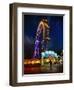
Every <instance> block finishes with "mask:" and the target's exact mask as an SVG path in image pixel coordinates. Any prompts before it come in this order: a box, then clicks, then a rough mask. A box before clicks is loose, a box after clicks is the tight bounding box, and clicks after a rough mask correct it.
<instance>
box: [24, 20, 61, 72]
mask: <svg viewBox="0 0 74 90" xmlns="http://www.w3.org/2000/svg"><path fill="white" fill-rule="evenodd" d="M49 36H50V26H49V25H48V21H47V19H42V20H41V21H40V22H39V25H38V28H37V32H36V38H35V44H34V53H33V57H32V58H31V59H25V61H24V66H25V68H28V69H33V70H34V69H35V68H36V66H37V68H36V70H37V69H40V68H42V67H45V66H47V65H50V64H53V63H59V61H61V60H62V59H61V60H59V59H58V55H57V53H56V52H54V51H52V50H50V49H49V45H50V40H51V39H50V37H49ZM26 66H27V67H26ZM39 66H40V68H39ZM48 68H49V67H48ZM25 70H27V69H25ZM36 70H34V71H36ZM27 71H28V70H27ZM30 71H31V70H29V71H28V72H30ZM25 72H26V71H25ZM31 72H32V71H31ZM38 72H39V70H38Z"/></svg>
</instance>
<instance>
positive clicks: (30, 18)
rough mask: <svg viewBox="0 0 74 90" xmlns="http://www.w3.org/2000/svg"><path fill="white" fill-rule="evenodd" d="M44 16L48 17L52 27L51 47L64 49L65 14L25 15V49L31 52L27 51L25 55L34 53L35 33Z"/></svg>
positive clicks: (51, 48)
mask: <svg viewBox="0 0 74 90" xmlns="http://www.w3.org/2000/svg"><path fill="white" fill-rule="evenodd" d="M42 18H47V20H48V23H49V26H50V29H51V31H50V35H49V37H50V38H51V40H50V43H49V49H50V50H55V51H58V50H63V16H41V15H24V50H25V51H26V52H28V51H30V53H25V57H28V56H32V54H33V51H34V42H35V35H36V31H37V27H38V23H39V22H40V20H41V19H42ZM27 48H28V49H27Z"/></svg>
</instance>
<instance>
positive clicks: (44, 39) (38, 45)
mask: <svg viewBox="0 0 74 90" xmlns="http://www.w3.org/2000/svg"><path fill="white" fill-rule="evenodd" d="M49 31H50V27H49V25H48V21H47V19H42V20H41V21H40V23H39V25H38V28H37V32H36V40H35V46H34V54H33V58H42V56H41V53H42V52H45V51H47V50H48V45H49V44H48V43H49V40H50V38H49Z"/></svg>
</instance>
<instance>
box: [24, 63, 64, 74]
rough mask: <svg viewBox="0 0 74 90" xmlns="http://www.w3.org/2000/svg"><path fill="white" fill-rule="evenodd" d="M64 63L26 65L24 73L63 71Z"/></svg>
mask: <svg viewBox="0 0 74 90" xmlns="http://www.w3.org/2000/svg"><path fill="white" fill-rule="evenodd" d="M62 72H63V64H51V65H50V63H49V64H45V65H43V66H41V65H40V66H39V65H38V66H34V65H33V66H24V74H39V73H62Z"/></svg>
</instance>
